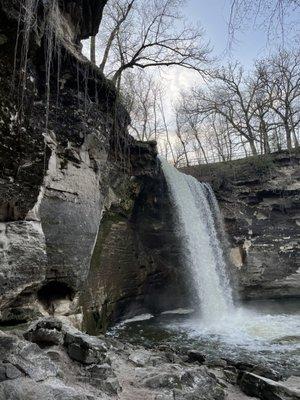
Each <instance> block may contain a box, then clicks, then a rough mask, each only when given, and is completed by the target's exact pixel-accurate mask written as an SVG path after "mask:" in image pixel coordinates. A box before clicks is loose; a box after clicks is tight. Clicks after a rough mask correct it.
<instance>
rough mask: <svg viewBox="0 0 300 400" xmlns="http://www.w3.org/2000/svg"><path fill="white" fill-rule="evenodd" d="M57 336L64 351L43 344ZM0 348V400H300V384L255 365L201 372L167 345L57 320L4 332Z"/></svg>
mask: <svg viewBox="0 0 300 400" xmlns="http://www.w3.org/2000/svg"><path fill="white" fill-rule="evenodd" d="M45 330H47V331H48V332H47V334H45ZM51 332H52V335H50V333H51ZM57 332H60V334H61V335H62V341H60V343H59V344H57V343H55V342H54V341H48V342H47V340H45V339H47V338H49V336H52V337H53V335H54V337H55V335H56V334H57ZM24 337H26V338H27V339H34V340H35V341H36V342H37V343H38V344H36V343H32V342H30V341H28V340H26V339H24ZM0 344H1V350H0V361H1V364H0V399H1V400H16V399H17V400H31V399H32V400H33V399H34V400H36V399H38V398H41V399H47V400H54V399H55V400H57V399H64V400H65V399H68V400H83V399H84V400H85V399H86V400H92V399H95V400H96V399H117V398H118V399H122V400H133V399H135V400H139V399H144V400H157V399H161V400H168V399H178V400H181V399H182V400H188V399H189V400H192V399H193V400H198V399H199V400H222V399H226V398H227V399H230V400H243V399H248V398H257V399H258V398H259V399H262V400H271V399H272V400H275V399H276V400H277V399H279V400H292V399H293V400H294V399H297V398H299V380H298V379H297V378H296V377H290V378H289V379H287V380H285V381H275V380H272V379H270V378H268V377H267V376H268V375H267V373H264V374H261V375H258V374H257V373H254V372H248V371H246V370H245V368H246V367H247V368H248V369H249V368H250V365H249V364H247V365H246V364H244V365H242V364H239V365H236V366H235V367H233V366H232V365H230V363H231V362H230V361H227V362H226V365H224V361H223V364H222V363H221V362H220V363H219V365H222V366H214V367H208V366H205V365H199V364H198V363H191V362H189V361H188V360H186V354H187V353H186V352H174V355H175V356H176V357H174V359H173V361H170V357H169V353H170V352H173V350H172V348H168V346H165V348H164V349H161V350H159V349H155V348H148V349H145V348H144V347H142V346H133V345H129V344H127V343H123V342H120V341H118V340H116V339H114V338H112V337H105V336H102V337H92V336H88V335H86V334H84V333H82V332H80V331H78V330H77V329H75V328H74V327H72V326H70V325H68V324H66V323H65V322H64V321H62V320H58V319H53V318H46V319H45V318H44V319H42V320H38V321H37V322H35V323H33V324H32V325H31V326H30V327H29V328H27V330H26V331H25V332H22V331H21V330H17V329H15V331H11V332H6V333H4V332H2V333H1V334H0ZM73 344H74V345H76V349H74V348H73V349H72V345H73ZM73 350H74V352H73ZM176 353H177V355H176ZM220 361H221V360H220ZM231 364H232V363H231ZM253 368H254V366H252V369H253ZM256 368H258V366H256ZM256 371H258V369H256ZM229 372H230V374H229ZM262 372H263V370H262ZM233 376H235V377H236V379H233ZM248 396H251V397H248ZM272 396H273V397H272Z"/></svg>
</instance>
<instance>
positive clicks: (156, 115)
mask: <svg viewBox="0 0 300 400" xmlns="http://www.w3.org/2000/svg"><path fill="white" fill-rule="evenodd" d="M161 91H162V89H161V87H160V86H159V85H158V83H157V82H156V80H155V78H154V77H153V75H150V74H147V73H145V72H144V71H140V72H139V73H137V74H132V73H126V74H125V75H124V79H123V86H122V94H123V97H124V99H125V104H126V106H127V109H128V111H129V113H130V116H131V123H130V131H131V133H132V134H133V136H135V137H136V138H137V139H139V140H142V141H145V140H158V137H159V135H160V134H161V133H162V129H163V121H162V116H161V105H160V102H161V96H162V94H161Z"/></svg>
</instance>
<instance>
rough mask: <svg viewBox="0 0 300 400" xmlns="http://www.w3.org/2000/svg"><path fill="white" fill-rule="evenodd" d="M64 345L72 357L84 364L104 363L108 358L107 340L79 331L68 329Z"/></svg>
mask: <svg viewBox="0 0 300 400" xmlns="http://www.w3.org/2000/svg"><path fill="white" fill-rule="evenodd" d="M64 346H65V347H66V350H67V353H68V355H69V356H70V358H72V359H73V360H75V361H78V362H80V363H82V364H96V363H103V362H104V361H105V359H106V352H107V346H106V344H105V342H104V341H102V340H101V339H99V338H96V337H92V336H89V335H86V334H84V333H81V332H79V331H75V332H74V331H73V332H72V331H68V332H67V333H66V335H65V339H64Z"/></svg>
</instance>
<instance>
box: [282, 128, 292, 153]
mask: <svg viewBox="0 0 300 400" xmlns="http://www.w3.org/2000/svg"><path fill="white" fill-rule="evenodd" d="M284 129H285V136H286V145H287V149H288V150H290V151H291V150H292V148H293V145H292V136H291V130H290V127H289V124H288V123H287V122H285V123H284Z"/></svg>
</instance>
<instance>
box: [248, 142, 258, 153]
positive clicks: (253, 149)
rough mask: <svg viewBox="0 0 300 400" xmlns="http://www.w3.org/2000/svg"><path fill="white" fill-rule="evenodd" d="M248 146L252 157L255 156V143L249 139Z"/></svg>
mask: <svg viewBox="0 0 300 400" xmlns="http://www.w3.org/2000/svg"><path fill="white" fill-rule="evenodd" d="M249 144H250V148H251V152H252V155H253V156H257V150H256V147H255V143H254V140H253V139H249Z"/></svg>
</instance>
